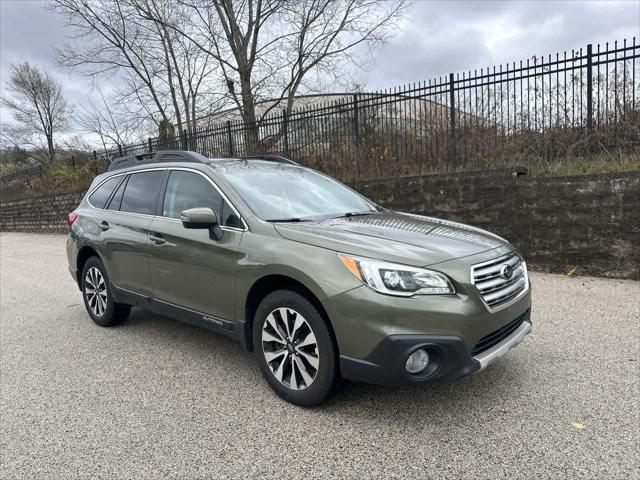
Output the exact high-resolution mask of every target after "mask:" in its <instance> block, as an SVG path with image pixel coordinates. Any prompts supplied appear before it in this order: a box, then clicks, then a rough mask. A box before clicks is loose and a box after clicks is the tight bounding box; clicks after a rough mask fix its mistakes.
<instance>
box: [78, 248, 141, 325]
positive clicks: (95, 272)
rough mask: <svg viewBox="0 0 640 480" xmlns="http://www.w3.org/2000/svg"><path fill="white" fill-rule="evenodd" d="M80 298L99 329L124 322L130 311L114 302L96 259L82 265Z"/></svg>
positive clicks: (105, 275)
mask: <svg viewBox="0 0 640 480" xmlns="http://www.w3.org/2000/svg"><path fill="white" fill-rule="evenodd" d="M82 297H83V299H84V305H85V307H86V308H87V312H88V313H89V316H90V317H91V319H92V320H93V321H94V322H95V323H97V324H98V325H100V326H101V327H109V326H111V325H116V324H118V323H121V322H123V321H125V320H126V319H127V317H128V316H129V312H130V311H131V306H130V305H123V304H120V303H116V302H115V301H114V299H113V295H112V293H111V284H110V282H109V276H108V275H107V271H106V269H105V268H104V265H103V264H102V261H101V260H100V259H99V258H98V257H91V258H89V259H88V260H87V261H86V262H85V264H84V267H83V269H82Z"/></svg>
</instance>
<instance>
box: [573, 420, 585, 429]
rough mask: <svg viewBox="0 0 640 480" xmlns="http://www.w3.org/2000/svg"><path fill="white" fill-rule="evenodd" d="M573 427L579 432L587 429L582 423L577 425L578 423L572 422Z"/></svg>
mask: <svg viewBox="0 0 640 480" xmlns="http://www.w3.org/2000/svg"><path fill="white" fill-rule="evenodd" d="M571 425H573V426H574V427H575V428H577V429H578V430H583V429H584V428H585V427H586V425H583V424H582V423H576V422H572V423H571Z"/></svg>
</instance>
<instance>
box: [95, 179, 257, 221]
mask: <svg viewBox="0 0 640 480" xmlns="http://www.w3.org/2000/svg"><path fill="white" fill-rule="evenodd" d="M174 170H181V171H185V172H192V173H197V174H199V175H201V176H202V177H204V178H205V179H206V180H208V181H209V183H210V184H211V185H212V186H213V188H215V189H216V191H217V192H218V193H219V194H220V196H221V197H222V199H223V200H224V201H225V202H227V204H228V205H229V206H230V207H231V209H232V210H233V212H234V213H235V214H236V215H237V216H238V218H239V219H240V221H242V225H244V228H237V227H227V226H225V225H220V228H221V229H222V230H230V231H238V232H247V231H249V225H247V222H246V221H245V220H244V217H243V216H242V215H241V214H240V212H239V211H238V209H237V208H236V206H235V205H234V204H233V203H232V202H231V201H230V200H229V197H227V196H226V195H225V194H224V192H223V191H222V190H220V187H218V185H217V184H216V183H215V182H214V181H213V180H212V179H211V178H210V177H209V176H208V175H207V174H205V173H204V172H201V171H200V170H196V169H195V168H189V167H152V168H144V169H140V170H132V171H128V172H121V173H116V174H114V175H109V176H108V177H106V178H105V179H104V180H102V181H101V182H100V183H99V184H98V185H96V186H95V187H94V188H92V189H91V191H89V192H88V193H87V195H86V197H85V198H86V200H87V203H88V204H89V206H91V208H94V209H96V210H104V211H107V212H113V213H122V214H124V215H135V216H140V217H150V218H162V219H165V220H174V221H176V222H179V221H180V219H178V218H171V217H165V216H163V215H149V214H146V213H135V212H123V211H122V210H108V209H106V208H99V207H96V206H95V205H94V204H92V203H91V202H90V201H89V197H90V196H91V195H92V194H93V192H95V191H96V190H97V189H98V188H100V187H101V186H102V184H104V183H105V182H106V181H108V180H110V179H112V178H116V177H122V176H124V175H133V174H134V173H143V172H156V171H162V172H166V171H169V172H171V171H174ZM112 193H113V192H112ZM163 201H164V199H163Z"/></svg>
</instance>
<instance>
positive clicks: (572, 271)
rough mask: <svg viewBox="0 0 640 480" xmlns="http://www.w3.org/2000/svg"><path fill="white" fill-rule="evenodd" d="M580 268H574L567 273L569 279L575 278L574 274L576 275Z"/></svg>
mask: <svg viewBox="0 0 640 480" xmlns="http://www.w3.org/2000/svg"><path fill="white" fill-rule="evenodd" d="M577 269H578V267H573V268H572V269H571V270H569V271H568V272H567V277H573V274H574V273H576V270H577Z"/></svg>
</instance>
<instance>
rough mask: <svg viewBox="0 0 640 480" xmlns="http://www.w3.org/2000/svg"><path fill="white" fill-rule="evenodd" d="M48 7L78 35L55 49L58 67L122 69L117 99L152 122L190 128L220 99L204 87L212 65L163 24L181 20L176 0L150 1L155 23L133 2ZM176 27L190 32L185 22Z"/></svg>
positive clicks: (61, 0)
mask: <svg viewBox="0 0 640 480" xmlns="http://www.w3.org/2000/svg"><path fill="white" fill-rule="evenodd" d="M52 5H53V10H54V11H56V12H58V13H60V14H62V15H64V16H65V17H66V19H67V22H68V24H69V25H70V26H71V27H73V31H74V32H75V33H76V38H75V39H74V41H73V42H70V43H68V44H67V45H65V46H64V47H63V48H61V49H59V50H58V52H57V54H58V60H59V62H60V63H61V65H63V66H65V67H68V68H76V67H80V68H81V69H82V71H84V72H86V73H87V74H88V75H90V76H92V77H95V78H98V77H101V76H105V75H110V76H113V75H117V74H119V73H122V74H123V77H124V78H123V81H122V82H121V88H120V90H119V94H120V101H121V102H122V101H127V102H132V101H133V102H137V103H138V104H139V105H140V107H141V108H142V109H143V110H144V112H146V115H147V116H148V117H149V118H152V119H153V120H154V122H155V123H156V125H159V124H160V122H164V123H167V122H170V123H174V122H175V124H177V127H178V130H179V131H182V130H183V129H184V130H187V131H188V132H192V131H193V130H194V129H195V127H196V120H197V118H198V117H199V116H202V115H206V114H207V113H209V112H210V109H211V107H212V106H214V107H215V106H216V105H217V104H218V103H219V101H216V99H215V98H213V99H212V98H211V97H214V95H213V94H212V93H211V92H210V91H207V87H208V82H207V79H208V77H210V76H211V75H212V73H213V70H214V69H215V65H214V66H213V68H212V62H211V60H210V58H209V57H208V56H207V55H204V54H203V52H202V51H200V50H199V49H197V48H195V47H194V46H193V45H191V44H190V42H188V41H186V39H185V38H184V36H182V35H179V34H177V33H176V31H174V30H170V29H168V28H167V27H166V24H167V22H168V19H169V18H182V19H184V18H185V17H184V16H183V15H180V14H179V12H178V11H177V10H178V9H180V8H184V7H181V6H180V5H178V4H177V3H176V2H174V1H172V0H158V1H157V2H154V3H153V10H152V11H150V13H151V12H152V13H153V14H154V15H155V16H156V17H157V21H156V20H152V19H149V18H143V17H142V16H140V15H139V10H138V9H137V8H136V7H135V6H134V4H133V0H104V1H101V2H93V1H91V0H53V3H52ZM180 29H181V30H184V31H189V27H188V24H180ZM218 97H219V96H218ZM217 100H219V98H218V99H217Z"/></svg>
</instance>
